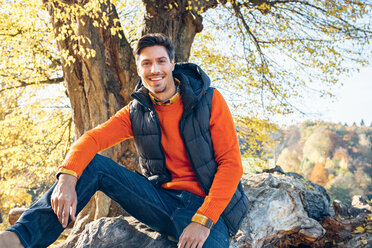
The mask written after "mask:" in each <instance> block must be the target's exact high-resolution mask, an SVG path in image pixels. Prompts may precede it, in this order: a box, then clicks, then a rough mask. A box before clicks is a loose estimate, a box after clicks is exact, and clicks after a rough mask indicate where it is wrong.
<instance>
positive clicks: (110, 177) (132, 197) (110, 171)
mask: <svg viewBox="0 0 372 248" xmlns="http://www.w3.org/2000/svg"><path fill="white" fill-rule="evenodd" d="M55 185H56V184H54V185H53V187H51V188H50V189H49V190H48V191H47V192H46V193H45V194H44V195H43V196H42V197H41V198H40V199H39V200H38V201H37V202H36V203H35V204H33V205H32V206H31V207H30V209H28V210H27V211H26V212H25V213H24V214H23V215H22V216H21V218H20V219H19V220H18V221H17V222H16V223H15V224H14V225H13V226H11V227H10V228H8V229H7V230H8V231H12V232H15V233H16V234H17V235H18V237H19V239H20V240H21V242H22V244H23V246H25V247H47V246H48V245H50V244H52V243H53V242H54V241H55V240H56V239H57V238H58V237H59V235H60V234H61V232H62V231H63V227H62V225H61V224H60V222H59V221H58V218H57V216H56V215H55V213H54V212H53V209H52V207H51V203H50V198H51V195H52V192H53V189H54V187H55ZM97 190H100V191H102V192H104V193H105V194H106V195H108V196H109V197H110V198H111V199H113V200H114V201H116V202H117V203H119V204H120V206H121V207H122V208H123V209H124V210H125V211H127V212H128V213H129V214H130V215H132V216H133V217H135V218H136V219H138V220H139V221H141V222H143V223H145V224H146V225H148V226H149V227H151V228H152V229H153V230H155V231H158V232H161V233H166V234H168V235H172V236H174V237H176V238H177V239H178V238H179V237H180V235H181V233H182V231H183V229H184V228H185V227H186V226H187V225H188V224H190V222H191V218H192V216H193V215H194V214H195V212H196V210H197V209H198V208H199V207H200V206H201V205H202V203H203V201H204V198H203V197H200V196H198V195H195V194H192V193H190V192H187V191H178V190H165V189H162V188H160V187H154V186H153V185H152V184H151V183H150V182H149V181H148V180H147V179H146V178H145V177H144V176H142V175H139V174H137V173H134V172H132V171H130V170H128V169H127V168H125V167H123V166H120V165H118V164H117V163H116V162H114V161H113V160H111V159H109V158H107V157H104V156H101V155H96V156H95V157H94V159H93V160H92V161H91V162H90V164H89V165H88V166H87V168H86V169H85V170H84V172H83V174H82V175H81V177H80V179H79V180H78V182H77V184H76V193H77V199H78V204H77V212H78V213H79V212H80V211H81V210H82V209H83V208H84V206H85V205H86V204H87V203H88V202H89V200H90V198H91V197H92V196H93V195H94V193H95V192H96V191H97ZM69 221H71V220H69ZM228 246H229V232H228V229H227V227H226V224H225V223H224V221H223V218H222V217H221V218H220V219H219V220H218V222H217V223H216V224H215V225H214V227H213V228H212V230H211V232H210V235H209V237H208V239H207V240H206V242H205V243H204V246H203V247H204V248H211V247H213V248H219V247H221V248H222V247H228ZM175 247H176V244H175Z"/></svg>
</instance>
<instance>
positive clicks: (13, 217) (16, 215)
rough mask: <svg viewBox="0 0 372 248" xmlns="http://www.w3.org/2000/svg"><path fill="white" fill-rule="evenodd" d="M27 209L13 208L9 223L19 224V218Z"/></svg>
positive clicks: (10, 212)
mask: <svg viewBox="0 0 372 248" xmlns="http://www.w3.org/2000/svg"><path fill="white" fill-rule="evenodd" d="M26 210H27V208H13V209H11V210H10V211H9V219H8V220H9V223H10V225H14V223H16V222H17V220H18V219H19V217H21V215H22V214H23V212H25V211H26Z"/></svg>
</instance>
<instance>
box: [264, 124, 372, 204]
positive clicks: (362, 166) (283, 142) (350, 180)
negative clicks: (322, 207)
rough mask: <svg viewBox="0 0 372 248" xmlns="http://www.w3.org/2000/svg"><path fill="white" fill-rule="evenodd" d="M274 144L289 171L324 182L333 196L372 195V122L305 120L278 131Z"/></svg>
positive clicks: (348, 198)
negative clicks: (353, 122)
mask: <svg viewBox="0 0 372 248" xmlns="http://www.w3.org/2000/svg"><path fill="white" fill-rule="evenodd" d="M274 136H275V138H276V139H277V141H278V143H277V145H275V146H274V148H270V150H271V151H272V152H273V153H272V154H273V155H274V154H275V156H273V157H271V159H272V160H276V164H277V165H279V166H281V167H282V168H283V170H284V171H285V172H295V173H298V174H301V175H303V176H304V177H305V178H307V179H309V180H311V181H312V182H314V183H317V184H319V185H322V186H324V187H325V188H326V189H327V192H328V194H329V195H330V197H331V199H332V200H335V199H338V200H341V201H342V202H344V203H351V199H352V196H354V195H362V196H363V197H365V198H366V199H369V200H370V199H371V198H372V123H371V125H370V126H368V125H365V124H364V121H363V120H362V121H361V123H360V125H356V124H353V125H351V126H347V125H346V124H335V123H328V122H322V121H319V122H312V121H305V122H303V123H301V124H299V125H296V126H290V127H288V128H286V129H281V130H279V131H278V132H277V133H275V135H274Z"/></svg>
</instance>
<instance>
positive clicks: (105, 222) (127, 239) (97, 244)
mask: <svg viewBox="0 0 372 248" xmlns="http://www.w3.org/2000/svg"><path fill="white" fill-rule="evenodd" d="M176 246H177V243H175V242H173V241H170V240H169V239H168V238H167V236H165V235H162V234H160V233H157V232H154V231H152V230H151V229H150V228H148V227H147V226H146V225H144V224H142V223H140V222H138V221H137V220H135V219H134V218H133V217H123V216H119V217H116V218H107V217H106V218H101V219H99V220H96V221H93V222H91V223H89V224H88V225H86V227H85V229H84V231H83V232H82V233H81V235H80V237H79V239H78V241H77V243H76V244H75V246H74V247H75V248H83V247H84V248H87V247H94V248H101V247H102V248H114V247H143V248H146V247H148V248H168V247H169V248H171V247H172V248H174V247H176Z"/></svg>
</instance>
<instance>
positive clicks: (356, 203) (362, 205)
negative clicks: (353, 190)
mask: <svg viewBox="0 0 372 248" xmlns="http://www.w3.org/2000/svg"><path fill="white" fill-rule="evenodd" d="M351 205H352V206H353V207H355V208H359V209H365V210H367V212H368V213H371V212H372V206H370V205H369V204H368V202H367V201H366V199H364V197H363V196H361V195H354V196H353V200H352V201H351Z"/></svg>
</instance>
